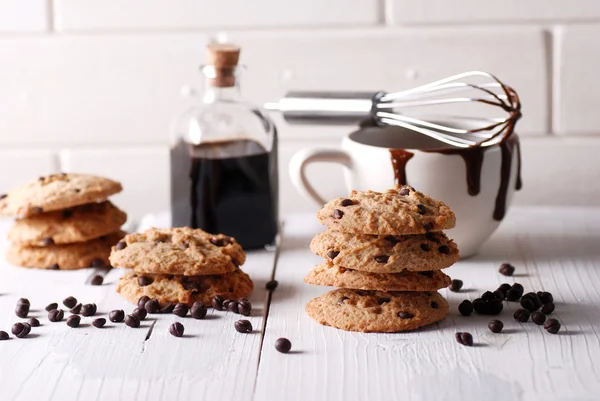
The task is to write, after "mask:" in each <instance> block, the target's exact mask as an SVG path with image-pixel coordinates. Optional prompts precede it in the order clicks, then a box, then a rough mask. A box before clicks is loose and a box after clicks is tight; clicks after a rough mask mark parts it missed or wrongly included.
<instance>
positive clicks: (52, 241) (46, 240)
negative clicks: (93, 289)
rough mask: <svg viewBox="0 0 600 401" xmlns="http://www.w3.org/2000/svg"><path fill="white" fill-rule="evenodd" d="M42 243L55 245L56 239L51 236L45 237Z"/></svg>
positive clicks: (43, 244)
mask: <svg viewBox="0 0 600 401" xmlns="http://www.w3.org/2000/svg"><path fill="white" fill-rule="evenodd" d="M41 244H42V246H50V245H54V240H53V239H52V238H50V237H48V238H44V239H42V241H41Z"/></svg>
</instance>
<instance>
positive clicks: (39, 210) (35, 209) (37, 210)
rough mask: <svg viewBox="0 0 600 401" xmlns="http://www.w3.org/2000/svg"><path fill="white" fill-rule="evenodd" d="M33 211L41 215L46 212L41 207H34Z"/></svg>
mask: <svg viewBox="0 0 600 401" xmlns="http://www.w3.org/2000/svg"><path fill="white" fill-rule="evenodd" d="M32 210H33V213H37V214H40V213H42V212H43V211H44V209H42V208H41V207H39V206H34V207H33V208H32Z"/></svg>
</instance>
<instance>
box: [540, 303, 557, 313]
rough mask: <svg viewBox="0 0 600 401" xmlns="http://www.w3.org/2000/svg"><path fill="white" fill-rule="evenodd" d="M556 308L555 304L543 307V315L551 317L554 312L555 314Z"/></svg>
mask: <svg viewBox="0 0 600 401" xmlns="http://www.w3.org/2000/svg"><path fill="white" fill-rule="evenodd" d="M554 308H555V306H554V303H553V302H550V303H549V304H546V305H544V306H542V313H543V314H544V315H550V314H551V313H552V312H554Z"/></svg>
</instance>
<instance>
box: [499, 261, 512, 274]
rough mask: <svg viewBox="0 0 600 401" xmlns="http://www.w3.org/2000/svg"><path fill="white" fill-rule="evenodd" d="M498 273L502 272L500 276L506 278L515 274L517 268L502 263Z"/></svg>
mask: <svg viewBox="0 0 600 401" xmlns="http://www.w3.org/2000/svg"><path fill="white" fill-rule="evenodd" d="M498 271H499V272H500V274H503V275H505V276H512V275H513V274H514V273H515V267H514V266H513V265H511V264H508V263H502V265H501V266H500V269H498Z"/></svg>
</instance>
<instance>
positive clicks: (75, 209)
mask: <svg viewBox="0 0 600 401" xmlns="http://www.w3.org/2000/svg"><path fill="white" fill-rule="evenodd" d="M121 190H122V187H121V184H120V183H118V182H116V181H113V180H110V179H108V178H104V177H98V176H94V175H87V174H65V173H61V174H52V175H49V176H46V177H40V178H39V179H37V180H34V181H31V182H29V183H27V184H25V185H23V186H20V187H17V188H15V189H13V190H11V191H10V192H9V193H8V194H5V195H0V216H14V217H17V220H16V222H15V224H14V225H13V226H12V228H11V229H10V231H9V234H8V239H9V240H10V242H11V245H10V247H9V249H8V251H7V253H6V259H7V260H8V261H9V262H10V263H12V264H14V265H18V266H24V267H33V268H40V269H54V270H58V269H60V270H74V269H82V268H86V267H101V266H108V265H109V261H108V256H109V255H110V249H111V246H112V245H114V244H116V243H117V242H118V241H119V240H120V239H121V238H123V236H124V235H125V233H124V232H123V231H121V226H122V225H123V224H125V221H126V220H127V215H126V214H125V213H124V212H123V211H121V210H120V209H119V208H117V207H116V206H115V205H113V204H112V203H111V202H110V201H108V200H106V199H107V198H108V197H109V196H111V195H114V194H116V193H118V192H121Z"/></svg>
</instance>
